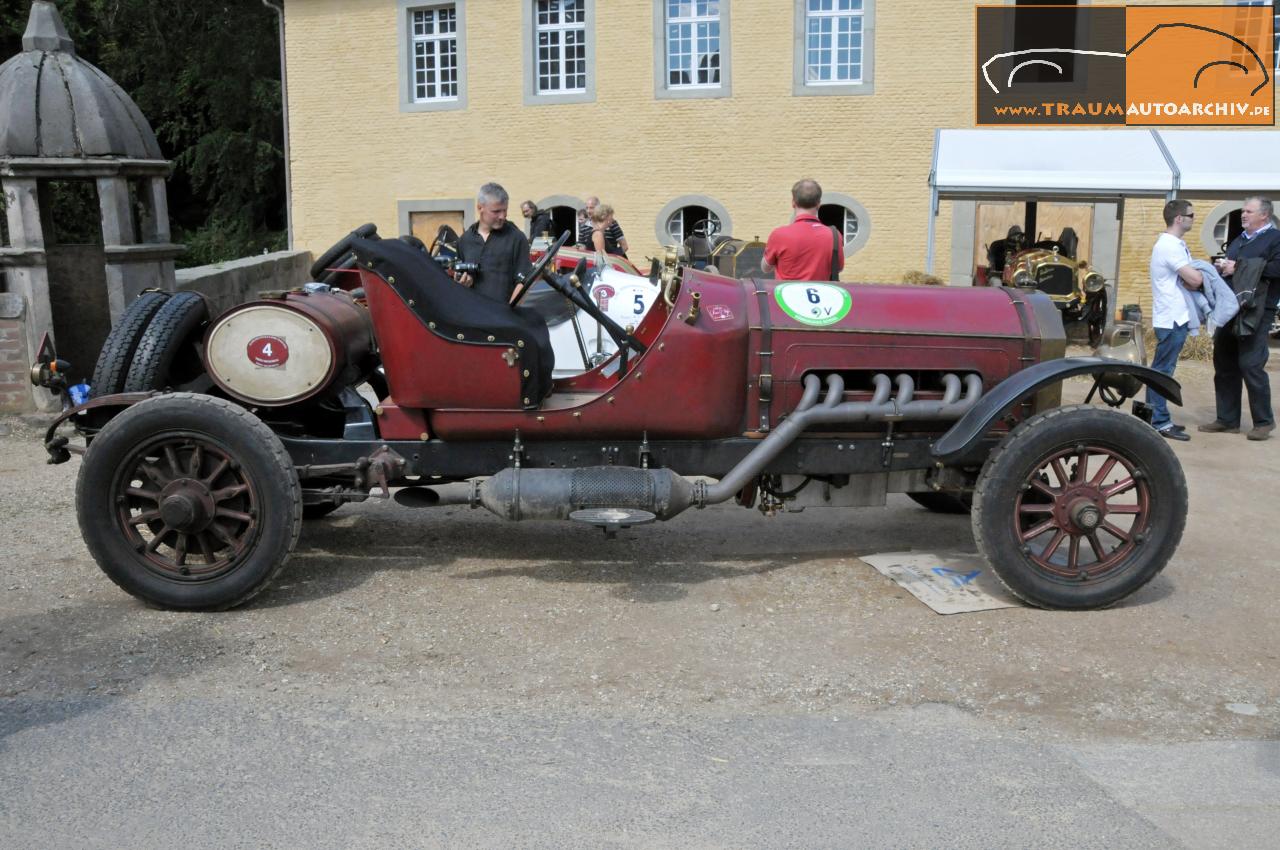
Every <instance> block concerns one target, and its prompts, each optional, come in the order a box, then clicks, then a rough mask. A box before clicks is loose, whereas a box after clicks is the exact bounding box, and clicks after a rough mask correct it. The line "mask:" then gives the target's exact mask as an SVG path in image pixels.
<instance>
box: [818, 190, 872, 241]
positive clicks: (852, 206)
mask: <svg viewBox="0 0 1280 850" xmlns="http://www.w3.org/2000/svg"><path fill="white" fill-rule="evenodd" d="M822 201H823V203H822V206H820V207H819V208H818V220H819V221H821V222H822V223H823V224H825V225H828V226H829V227H834V228H836V229H837V230H839V231H840V233H841V234H842V235H843V236H844V253H845V256H846V257H847V256H848V255H850V254H852V253H854V252H855V251H859V250H861V249H862V246H864V245H866V244H867V240H868V239H869V238H870V236H871V219H870V217H869V216H868V214H867V208H866V207H864V206H863V205H862V204H860V203H858V201H857V200H855V199H854V198H852V197H850V196H848V195H845V194H843V193H841V192H823V193H822Z"/></svg>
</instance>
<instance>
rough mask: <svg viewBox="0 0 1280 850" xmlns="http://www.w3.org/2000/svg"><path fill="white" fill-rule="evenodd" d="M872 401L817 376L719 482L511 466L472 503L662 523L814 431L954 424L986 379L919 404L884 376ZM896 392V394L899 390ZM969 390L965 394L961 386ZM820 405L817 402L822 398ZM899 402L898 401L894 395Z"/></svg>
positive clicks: (713, 499) (522, 516)
mask: <svg viewBox="0 0 1280 850" xmlns="http://www.w3.org/2000/svg"><path fill="white" fill-rule="evenodd" d="M871 383H872V387H873V391H872V395H871V400H870V401H850V402H843V403H841V401H840V399H841V398H843V397H844V380H843V379H842V378H841V377H840V376H839V375H835V374H832V375H828V376H827V380H826V385H827V391H826V393H825V395H823V393H822V380H821V379H820V378H819V377H818V376H817V375H809V376H808V377H806V378H805V379H804V392H803V394H802V395H801V397H800V403H799V404H797V405H796V409H795V410H794V411H792V413H791V414H790V415H789V416H788V417H787V418H786V419H784V420H783V421H782V424H780V425H779V426H778V427H777V428H776V429H774V431H773V433H771V434H770V435H769V436H768V437H765V438H764V439H763V440H762V441H760V444H759V445H757V446H756V447H755V448H754V449H752V450H751V452H750V454H748V455H747V456H746V457H745V458H743V459H742V460H741V461H739V462H738V465H737V466H735V467H734V468H733V469H731V470H730V471H729V473H728V474H727V475H725V477H724V478H722V479H720V480H719V481H718V482H716V483H715V484H711V485H708V484H706V483H705V482H701V481H699V482H693V481H690V480H688V479H687V478H683V477H681V476H679V475H676V474H675V473H674V472H672V471H671V470H669V469H636V468H634V467H622V466H595V467H582V468H579V469H521V468H508V469H504V470H502V471H501V472H499V473H498V474H497V475H494V476H493V477H491V478H487V479H484V480H476V481H473V482H472V486H471V498H470V503H471V506H472V507H473V508H476V507H484V508H485V509H486V510H488V511H490V512H491V513H494V514H496V515H498V516H500V517H502V518H503V519H509V520H517V521H519V520H537V519H568V518H569V515H570V514H571V513H573V512H574V511H577V510H582V509H585V508H633V509H637V510H643V511H648V512H650V513H652V514H653V515H654V516H656V517H657V518H658V519H664V520H665V519H671V518H672V517H674V516H676V515H677V514H680V513H682V512H683V511H685V510H686V509H688V508H690V507H693V506H696V507H699V508H705V507H706V506H707V505H714V504H719V503H720V502H725V501H728V500H729V499H731V498H733V497H734V496H735V495H736V494H737V493H738V491H739V490H741V489H742V488H743V487H744V486H746V484H747V482H748V481H750V480H751V479H752V478H754V477H756V476H757V475H759V474H760V472H761V471H762V470H764V469H765V468H766V467H767V466H768V465H769V464H770V463H772V462H773V460H774V459H775V458H777V456H778V455H779V454H781V453H782V451H783V450H784V449H786V447H787V446H789V445H791V444H792V443H793V442H795V440H796V439H797V438H798V437H799V436H800V435H801V434H802V433H804V432H805V431H806V430H808V429H810V428H812V427H814V426H816V425H858V424H862V423H867V422H896V421H899V420H903V419H910V420H914V421H922V420H923V421H953V420H956V419H959V418H960V417H961V416H963V415H964V414H965V413H966V412H967V411H968V410H969V409H970V408H971V407H973V406H974V405H975V404H977V403H978V399H979V398H981V396H982V378H981V377H979V376H978V375H967V376H965V378H964V380H963V381H961V379H960V378H959V377H957V376H956V375H953V374H947V375H945V376H943V379H942V385H943V396H942V398H941V399H937V400H930V401H916V400H914V395H915V381H913V380H912V378H911V376H910V375H905V374H903V375H898V377H897V379H896V380H890V378H889V376H888V375H884V374H878V375H875V376H874V377H873V378H872V379H871ZM895 385H896V386H897V390H898V391H897V393H896V394H893V388H894V386H895ZM962 386H963V395H961V388H962ZM820 395H821V396H823V398H822V401H821V402H819V401H818V397H819V396H820ZM891 395H892V396H893V397H892V398H891V397H890V396H891Z"/></svg>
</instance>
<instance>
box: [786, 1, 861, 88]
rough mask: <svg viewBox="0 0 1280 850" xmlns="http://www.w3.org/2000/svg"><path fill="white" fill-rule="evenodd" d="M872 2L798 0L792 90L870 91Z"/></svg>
mask: <svg viewBox="0 0 1280 850" xmlns="http://www.w3.org/2000/svg"><path fill="white" fill-rule="evenodd" d="M874 11H875V0H796V32H797V37H796V55H795V89H796V91H795V93H796V94H799V95H813V94H819V95H822V94H826V95H832V94H836V95H839V94H870V93H871V91H872V89H871V83H872V73H871V71H872V67H873V65H872V54H873V52H874V47H875V44H874V41H875V39H874V34H875V29H874V24H875V15H874Z"/></svg>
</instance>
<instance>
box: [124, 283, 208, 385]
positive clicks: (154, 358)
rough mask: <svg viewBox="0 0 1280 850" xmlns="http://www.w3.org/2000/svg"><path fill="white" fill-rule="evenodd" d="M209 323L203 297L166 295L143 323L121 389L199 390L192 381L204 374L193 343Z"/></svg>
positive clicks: (188, 293)
mask: <svg viewBox="0 0 1280 850" xmlns="http://www.w3.org/2000/svg"><path fill="white" fill-rule="evenodd" d="M208 322H209V307H208V305H207V304H206V302H205V300H204V296H202V295H199V294H198V293H195V292H179V293H178V294H176V295H174V296H173V297H172V298H170V299H169V300H168V301H167V302H166V303H165V305H164V306H163V307H161V308H160V310H159V311H157V312H156V315H155V317H154V318H153V319H152V320H151V323H150V324H149V325H147V329H146V332H145V333H143V335H142V339H141V341H140V342H139V343H138V351H137V353H136V354H135V355H134V357H133V364H132V365H131V366H130V367H129V377H128V379H127V380H126V381H125V384H124V389H125V392H146V391H148V390H162V389H165V388H166V387H173V388H175V389H202V388H204V387H193V386H191V384H192V382H194V381H196V380H197V379H198V378H200V377H201V376H202V375H203V374H204V364H203V362H202V361H201V359H200V351H199V348H198V347H197V343H198V342H199V341H200V337H201V335H202V334H203V333H204V327H205V325H206V324H208Z"/></svg>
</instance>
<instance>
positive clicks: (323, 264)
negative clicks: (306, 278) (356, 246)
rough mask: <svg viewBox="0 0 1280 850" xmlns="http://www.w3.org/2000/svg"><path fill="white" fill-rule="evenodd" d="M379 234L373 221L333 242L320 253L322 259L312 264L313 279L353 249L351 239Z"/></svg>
mask: <svg viewBox="0 0 1280 850" xmlns="http://www.w3.org/2000/svg"><path fill="white" fill-rule="evenodd" d="M377 235H378V226H377V225H375V224H374V223H373V222H369V223H368V224H362V225H360V226H359V227H357V228H356V229H355V230H353V231H351V232H350V233H348V234H347V235H346V236H344V237H342V238H341V239H339V240H338V241H337V242H335V243H334V244H333V247H332V248H330V249H329V250H328V251H325V252H324V253H323V254H321V255H320V259H318V260H316V261H315V262H314V263H312V264H311V279H312V280H319V279H320V275H322V274H324V271H325V269H327V268H329V267H330V266H332V265H334V263H335V262H336V261H338V260H340V259H342V258H343V255H344V254H346V253H347V252H348V251H350V250H351V240H352V239H353V238H355V237H359V238H360V239H371V238H373V237H376V236H377Z"/></svg>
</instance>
